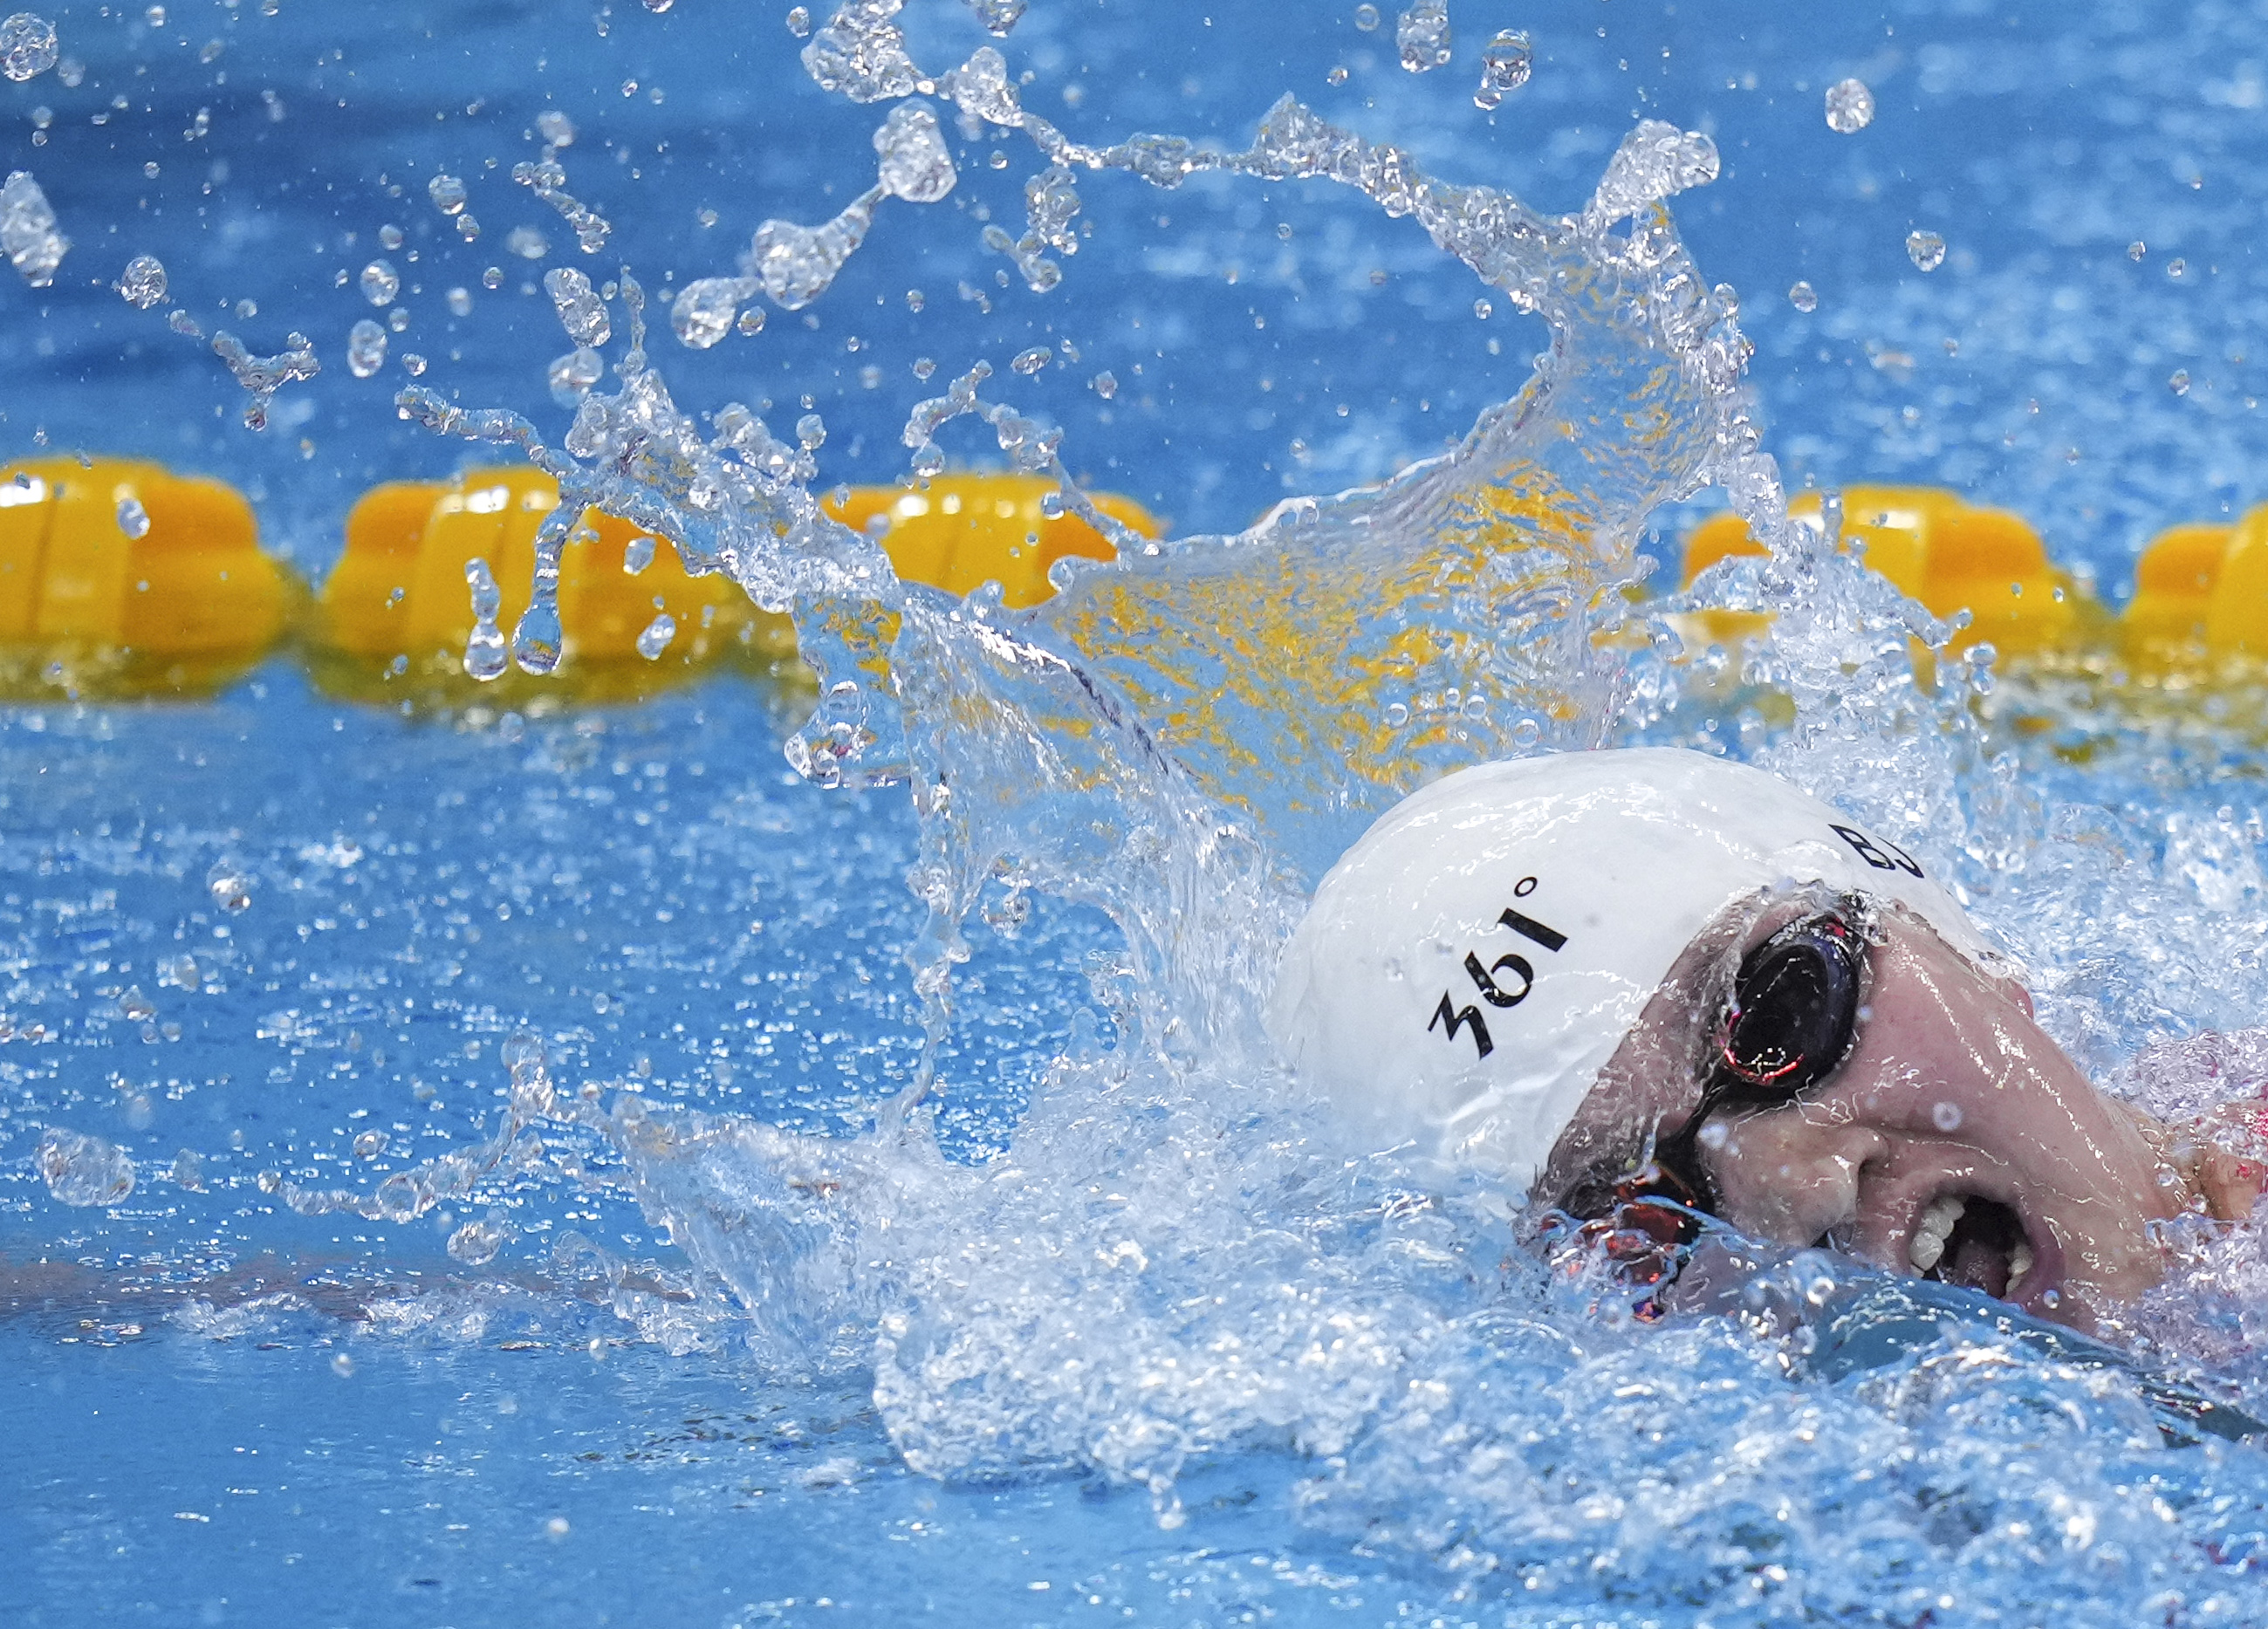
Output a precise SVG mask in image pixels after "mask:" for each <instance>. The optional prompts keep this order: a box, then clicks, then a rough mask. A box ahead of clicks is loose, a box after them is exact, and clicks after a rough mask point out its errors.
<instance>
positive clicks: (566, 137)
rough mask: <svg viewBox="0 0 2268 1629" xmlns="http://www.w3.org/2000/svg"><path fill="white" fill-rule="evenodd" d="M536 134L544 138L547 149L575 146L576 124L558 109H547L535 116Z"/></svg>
mask: <svg viewBox="0 0 2268 1629" xmlns="http://www.w3.org/2000/svg"><path fill="white" fill-rule="evenodd" d="M535 133H536V134H537V135H538V136H541V137H542V138H543V142H544V145H546V146H547V147H572V146H573V145H574V144H575V122H574V121H573V120H572V119H570V118H569V117H568V116H567V115H566V114H563V113H561V112H560V111H559V110H558V109H557V108H556V107H547V108H545V109H544V110H543V111H542V112H541V113H540V114H536V115H535Z"/></svg>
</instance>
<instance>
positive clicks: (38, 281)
mask: <svg viewBox="0 0 2268 1629" xmlns="http://www.w3.org/2000/svg"><path fill="white" fill-rule="evenodd" d="M69 248H70V239H69V238H66V237H64V236H63V233H61V232H57V231H56V230H55V210H53V209H52V208H50V207H49V206H48V195H47V194H45V193H43V192H41V191H40V183H39V182H37V181H33V179H32V173H31V172H30V171H29V170H17V171H14V172H12V173H11V174H10V175H9V177H8V180H7V183H6V184H5V185H4V186H0V250H4V251H5V252H6V254H7V256H8V262H9V264H11V265H12V266H13V267H15V269H17V271H18V272H19V273H20V274H22V276H23V279H24V281H25V282H26V283H28V284H31V285H32V286H33V288H35V289H44V288H46V287H47V286H48V284H52V283H53V282H54V281H55V268H56V267H58V266H60V265H62V264H63V254H64V251H66V250H67V249H69Z"/></svg>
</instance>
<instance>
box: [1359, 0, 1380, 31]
mask: <svg viewBox="0 0 2268 1629" xmlns="http://www.w3.org/2000/svg"><path fill="white" fill-rule="evenodd" d="M1354 26H1356V27H1357V28H1359V29H1361V30H1362V31H1363V33H1370V32H1371V31H1372V30H1373V29H1375V28H1376V27H1377V26H1378V8H1377V7H1376V6H1374V5H1373V4H1370V0H1363V4H1360V5H1359V6H1357V7H1355V9H1354Z"/></svg>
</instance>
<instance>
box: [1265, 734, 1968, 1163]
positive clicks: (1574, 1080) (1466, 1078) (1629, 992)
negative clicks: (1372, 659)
mask: <svg viewBox="0 0 2268 1629" xmlns="http://www.w3.org/2000/svg"><path fill="white" fill-rule="evenodd" d="M1806 885H1809V886H1811V887H1812V888H1815V889H1817V890H1820V891H1823V892H1832V893H1837V894H1848V895H1853V896H1859V897H1861V898H1864V899H1866V900H1867V901H1870V902H1877V903H1881V904H1885V905H1889V906H1896V907H1903V908H1904V910H1905V911H1906V912H1908V913H1910V914H1911V915H1912V916H1915V917H1918V918H1920V919H1921V920H1922V921H1924V922H1926V924H1928V925H1929V926H1930V927H1931V928H1932V929H1933V930H1934V931H1935V932H1936V933H1937V935H1938V936H1939V937H1940V938H1941V939H1942V940H1945V942H1946V943H1947V944H1948V945H1949V946H1951V947H1953V948H1954V949H1955V950H1957V951H1959V952H1960V953H1961V954H1962V955H1964V956H1966V957H1969V958H1970V959H1972V960H1976V961H1979V962H1983V961H1987V960H1989V959H1990V955H1991V953H1990V952H1989V951H1988V950H1987V948H1986V947H1985V944H1984V942H1983V940H1981V939H1980V938H1979V936H1978V935H1977V931H1976V929H1975V928H1974V927H1973V926H1972V925H1970V921H1969V919H1968V918H1967V917H1966V916H1965V915H1964V914H1963V913H1962V910H1961V908H1960V906H1959V905H1958V904H1957V903H1955V901H1954V899H1953V898H1952V896H1950V895H1949V894H1948V893H1947V892H1946V890H1945V889H1944V888H1943V887H1941V886H1940V884H1939V883H1938V882H1937V881H1935V880H1934V879H1933V878H1932V877H1931V876H1930V875H1928V874H1927V873H1926V869H1925V867H1924V866H1923V865H1922V864H1921V863H1920V862H1919V861H1918V860H1917V859H1915V858H1914V857H1913V856H1912V855H1911V854H1910V853H1909V852H1908V851H1906V850H1904V848H1902V847H1900V846H1899V845H1898V844H1895V843H1893V842H1891V841H1890V840H1889V839H1888V838H1887V837H1881V836H1880V835H1879V834H1877V833H1875V832H1874V831H1872V830H1870V829H1867V828H1866V827H1864V826H1862V825H1860V824H1859V822H1856V821H1854V820H1853V819H1852V818H1851V817H1850V816H1849V815H1844V814H1841V813H1839V812H1838V811H1837V810H1835V809H1833V808H1831V807H1829V806H1828V805H1826V804H1824V803H1823V802H1821V801H1820V800H1817V799H1815V798H1813V797H1810V796H1809V795H1808V794H1806V793H1804V792H1799V791H1797V790H1796V789H1795V788H1794V787H1793V786H1791V785H1788V784H1787V783H1786V782H1785V781H1782V780H1779V779H1778V778H1775V777H1773V776H1771V775H1769V774H1767V773H1765V772H1764V771H1763V770H1756V769H1750V768H1749V767H1747V766H1745V765H1742V764H1737V763H1727V762H1725V761H1723V760H1721V759H1718V758H1712V757H1708V756H1705V755H1703V754H1700V753H1696V752H1686V751H1683V750H1679V749H1676V748H1628V749H1624V750H1619V751H1604V752H1582V753H1565V754H1560V755H1557V756H1549V757H1541V758H1530V759H1523V760H1521V761H1518V762H1514V763H1491V764H1484V765H1482V766H1481V767H1479V768H1476V769H1470V770H1464V771H1462V773H1460V774H1456V775H1453V776H1450V777H1449V778H1447V779H1445V780H1443V781H1440V782H1439V783H1437V784H1436V785H1432V786H1430V787H1428V788H1426V789H1425V791H1423V792H1418V793H1417V794H1415V795H1414V796H1412V797H1410V798H1409V799H1407V800H1405V801H1403V803H1402V804H1401V805H1399V806H1398V807H1395V809H1393V810H1392V811H1391V812H1389V813H1388V815H1386V816H1385V817H1384V818H1383V819H1381V821H1379V822H1378V823H1377V824H1376V825H1374V826H1373V827H1372V828H1371V829H1370V830H1369V832H1367V833H1366V835H1365V836H1364V837H1363V838H1362V840H1361V841H1360V842H1359V843H1357V844H1355V845H1354V847H1353V848H1352V849H1351V850H1350V851H1348V852H1347V854H1346V855H1345V857H1344V858H1343V859H1341V860H1340V861H1339V863H1338V864H1337V866H1334V867H1333V868H1332V870H1331V872H1330V874H1329V875H1328V876H1327V877H1325V878H1324V879H1323V882H1322V887H1321V888H1318V889H1317V890H1316V894H1315V899H1314V904H1313V906H1312V907H1311V908H1310V910H1309V911H1308V913H1307V918H1306V919H1305V920H1304V921H1303V922H1301V924H1300V928H1299V931H1298V932H1296V933H1295V934H1294V935H1293V937H1292V942H1291V944H1290V946H1289V947H1287V948H1286V950H1285V955H1284V959H1283V962H1282V964H1281V970H1280V972H1279V974H1278V982H1277V987H1276V991H1275V995H1274V997H1273V999H1272V1000H1271V1002H1270V1009H1269V1028H1270V1032H1271V1033H1272V1035H1273V1036H1274V1037H1275V1039H1276V1042H1277V1043H1278V1046H1279V1047H1280V1048H1281V1049H1282V1050H1283V1052H1284V1053H1285V1057H1286V1058H1288V1059H1289V1061H1290V1062H1291V1063H1292V1065H1293V1066H1294V1068H1295V1069H1296V1070H1297V1071H1298V1072H1300V1075H1301V1076H1302V1078H1304V1079H1306V1080H1309V1081H1311V1082H1313V1083H1314V1084H1315V1085H1317V1086H1319V1087H1322V1088H1323V1089H1324V1090H1326V1091H1327V1092H1328V1093H1329V1095H1330V1097H1331V1099H1332V1101H1333V1102H1334V1103H1335V1104H1336V1105H1337V1108H1338V1109H1340V1110H1341V1112H1342V1113H1343V1114H1344V1115H1345V1116H1346V1117H1349V1118H1350V1119H1351V1120H1352V1121H1354V1122H1355V1123H1357V1124H1360V1125H1362V1126H1363V1127H1364V1128H1365V1129H1366V1130H1367V1131H1369V1132H1370V1133H1371V1134H1372V1135H1373V1137H1374V1138H1377V1139H1380V1140H1381V1141H1382V1143H1384V1144H1386V1145H1389V1146H1390V1145H1408V1146H1410V1147H1411V1148H1412V1150H1413V1152H1415V1153H1417V1154H1420V1155H1423V1156H1429V1157H1432V1158H1438V1159H1440V1160H1443V1161H1450V1162H1453V1163H1455V1164H1459V1165H1464V1166H1472V1167H1477V1168H1482V1169H1484V1170H1486V1171H1489V1172H1491V1173H1492V1174H1494V1175H1496V1176H1499V1177H1501V1178H1502V1179H1503V1180H1504V1181H1506V1183H1509V1184H1512V1185H1515V1186H1518V1187H1521V1188H1525V1187H1527V1186H1528V1184H1529V1183H1532V1182H1533V1181H1534V1180H1535V1177H1536V1176H1538V1175H1539V1174H1540V1173H1542V1172H1543V1169H1544V1168H1545V1165H1546V1163H1547V1161H1549V1160H1550V1155H1551V1153H1552V1150H1553V1147H1554V1146H1555V1145H1556V1144H1557V1142H1558V1140H1559V1138H1560V1136H1561V1133H1562V1132H1564V1131H1566V1130H1567V1128H1568V1127H1569V1125H1570V1124H1572V1123H1573V1122H1574V1120H1575V1119H1576V1117H1577V1111H1578V1110H1579V1109H1580V1108H1581V1106H1582V1104H1583V1102H1584V1100H1585V1098H1586V1096H1587V1095H1588V1094H1589V1093H1590V1091H1591V1088H1592V1087H1593V1085H1594V1082H1595V1081H1596V1080H1597V1079H1598V1077H1599V1074H1600V1071H1601V1070H1602V1067H1603V1066H1604V1065H1606V1064H1607V1063H1608V1061H1609V1058H1612V1057H1613V1056H1614V1055H1615V1053H1616V1049H1617V1048H1618V1047H1620V1046H1621V1045H1622V1043H1623V1042H1624V1037H1625V1036H1628V1035H1629V1034H1630V1033H1631V1030H1632V1029H1633V1028H1634V1027H1636V1026H1637V1024H1638V1020H1639V1018H1640V1016H1641V1014H1643V1013H1644V1012H1645V1011H1646V1005H1647V1002H1648V1000H1649V999H1651V998H1652V997H1653V994H1654V992H1655V991H1656V990H1657V989H1658V988H1659V987H1660V986H1661V984H1662V983H1663V981H1664V980H1665V979H1666V978H1667V977H1668V976H1669V973H1670V971H1671V969H1672V968H1673V967H1674V966H1675V965H1676V964H1677V963H1678V962H1679V959H1680V957H1681V956H1684V955H1687V953H1688V950H1689V947H1691V946H1692V945H1694V944H1695V942H1696V941H1697V940H1699V939H1700V938H1701V937H1702V936H1703V935H1704V933H1705V931H1706V930H1708V929H1709V928H1711V926H1712V925H1713V924H1718V923H1719V922H1720V920H1721V919H1722V918H1724V917H1725V916H1726V914H1727V910H1728V909H1729V908H1732V907H1734V906H1736V905H1737V904H1738V903H1740V902H1742V900H1744V899H1753V900H1756V901H1758V902H1762V901H1764V900H1765V899H1767V898H1770V897H1771V896H1775V895H1778V894H1784V893H1786V892H1787V891H1788V890H1790V889H1793V888H1804V887H1805V886H1806ZM1735 954H1737V951H1735Z"/></svg>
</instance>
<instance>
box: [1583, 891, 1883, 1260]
mask: <svg viewBox="0 0 2268 1629" xmlns="http://www.w3.org/2000/svg"><path fill="white" fill-rule="evenodd" d="M1862 918H1863V910H1862V907H1861V903H1860V902H1859V900H1857V899H1855V898H1852V899H1848V900H1845V901H1843V902H1840V903H1839V904H1838V907H1837V909H1835V910H1823V911H1818V912H1815V913H1814V914H1812V915H1810V916H1807V917H1801V918H1797V919H1796V920H1795V921H1793V922H1791V923H1789V924H1788V925H1786V926H1785V927H1783V928H1781V929H1779V930H1778V932H1775V933H1773V934H1772V936H1771V938H1769V939H1767V940H1764V943H1763V944H1761V945H1758V946H1757V947H1756V948H1755V949H1753V950H1751V951H1749V953H1748V955H1745V956H1743V957H1742V959H1741V966H1740V970H1739V972H1738V973H1737V974H1735V975H1734V979H1733V991H1732V995H1731V998H1730V999H1728V1000H1727V1002H1726V1005H1725V1010H1724V1012H1723V1014H1721V1015H1720V1017H1719V1020H1718V1022H1717V1026H1716V1030H1715V1034H1714V1036H1713V1039H1712V1058H1711V1061H1710V1064H1709V1067H1708V1071H1707V1073H1706V1075H1705V1079H1704V1081H1703V1085H1702V1088H1701V1101H1700V1102H1698V1103H1697V1104H1695V1105H1694V1109H1693V1112H1692V1113H1691V1114H1690V1115H1689V1116H1687V1117H1686V1119H1685V1122H1684V1124H1683V1125H1681V1126H1679V1127H1678V1129H1677V1130H1676V1131H1674V1132H1672V1133H1670V1134H1669V1135H1668V1137H1665V1138H1661V1139H1658V1140H1657V1141H1656V1142H1655V1144H1654V1146H1653V1157H1652V1159H1650V1160H1648V1161H1646V1162H1644V1163H1643V1164H1641V1165H1639V1166H1638V1167H1637V1168H1635V1169H1633V1170H1631V1171H1629V1172H1627V1173H1626V1174H1624V1176H1621V1177H1620V1178H1618V1179H1617V1180H1616V1181H1615V1182H1614V1183H1613V1184H1612V1185H1611V1187H1606V1186H1605V1185H1604V1184H1595V1185H1590V1186H1589V1191H1588V1195H1587V1197H1588V1198H1589V1201H1590V1202H1589V1203H1585V1202H1584V1198H1583V1197H1579V1196H1575V1195H1571V1196H1570V1199H1569V1201H1568V1202H1567V1203H1566V1205H1565V1207H1564V1208H1565V1210H1566V1212H1567V1213H1568V1214H1569V1215H1570V1216H1571V1217H1574V1218H1577V1219H1579V1220H1582V1222H1583V1227H1582V1232H1581V1236H1582V1238H1583V1239H1584V1241H1585V1242H1587V1243H1588V1242H1598V1241H1603V1242H1604V1246H1605V1249H1606V1253H1607V1255H1608V1257H1609V1260H1611V1261H1613V1262H1614V1263H1615V1264H1616V1267H1617V1268H1618V1269H1619V1270H1621V1271H1622V1272H1624V1276H1626V1277H1631V1278H1633V1279H1637V1280H1638V1281H1639V1282H1645V1283H1653V1282H1659V1281H1660V1280H1661V1279H1665V1278H1668V1277H1672V1276H1674V1275H1675V1256H1676V1252H1677V1251H1678V1250H1680V1249H1682V1248H1683V1247H1684V1246H1686V1245H1690V1244H1691V1243H1692V1242H1693V1241H1694V1240H1695V1239H1696V1238H1697V1237H1699V1236H1700V1232H1701V1225H1702V1221H1701V1219H1702V1218H1703V1217H1704V1216H1705V1215H1709V1214H1713V1213H1715V1211H1716V1209H1717V1206H1718V1203H1719V1199H1718V1195H1717V1192H1716V1189H1715V1185H1714V1184H1713V1183H1711V1181H1710V1180H1709V1176H1708V1172H1707V1170H1706V1169H1705V1168H1704V1166H1703V1165H1702V1162H1701V1160H1700V1157H1699V1147H1700V1144H1701V1141H1702V1132H1703V1131H1704V1130H1705V1127H1706V1126H1707V1125H1708V1124H1709V1122H1710V1120H1711V1119H1712V1117H1714V1116H1715V1115H1716V1114H1717V1113H1718V1112H1719V1110H1721V1109H1727V1108H1748V1109H1778V1108H1785V1107H1786V1105H1788V1104H1790V1103H1793V1102H1795V1101H1796V1100H1797V1099H1799V1098H1800V1097H1801V1096H1802V1095H1803V1094H1804V1093H1806V1092H1808V1091H1809V1090H1811V1089H1812V1088H1813V1087H1816V1086H1817V1085H1819V1084H1820V1082H1822V1081H1823V1080H1826V1079H1827V1078H1828V1077H1829V1076H1830V1075H1832V1074H1833V1073H1834V1072H1836V1070H1837V1069H1839V1068H1840V1067H1842V1065H1843V1060H1844V1059H1845V1058H1847V1057H1848V1056H1850V1052H1851V1045H1852V1041H1853V1040H1855V1039H1856V1038H1857V1036H1858V1029H1859V993H1860V985H1861V983H1862V979H1861V975H1862V973H1863V972H1864V969H1865V967H1866V961H1867V940H1866V938H1865V936H1864V935H1863V934H1862V933H1861V932H1860V931H1859V928H1858V927H1857V926H1855V925H1853V923H1854V919H1862Z"/></svg>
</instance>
